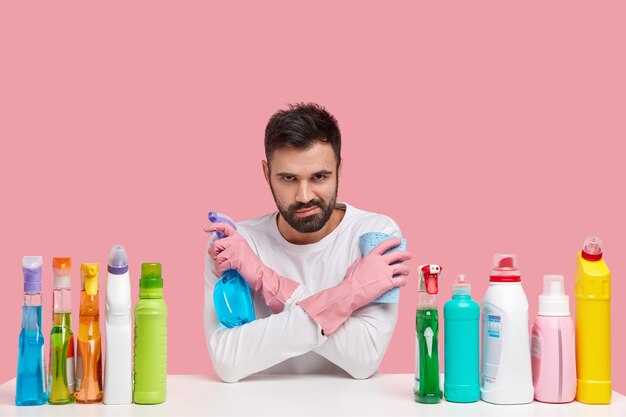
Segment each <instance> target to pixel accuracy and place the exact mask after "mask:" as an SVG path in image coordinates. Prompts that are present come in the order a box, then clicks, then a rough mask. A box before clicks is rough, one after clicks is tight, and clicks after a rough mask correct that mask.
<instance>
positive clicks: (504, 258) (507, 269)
mask: <svg viewBox="0 0 626 417" xmlns="http://www.w3.org/2000/svg"><path fill="white" fill-rule="evenodd" d="M521 280H522V274H521V273H520V271H519V270H518V269H517V256H515V255H513V254H502V253H497V254H495V255H493V268H492V269H491V273H490V274H489V282H521Z"/></svg>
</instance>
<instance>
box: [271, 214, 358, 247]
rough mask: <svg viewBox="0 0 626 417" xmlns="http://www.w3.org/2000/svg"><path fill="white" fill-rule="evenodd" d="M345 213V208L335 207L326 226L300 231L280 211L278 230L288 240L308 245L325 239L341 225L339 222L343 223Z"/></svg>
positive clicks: (295, 243)
mask: <svg viewBox="0 0 626 417" xmlns="http://www.w3.org/2000/svg"><path fill="white" fill-rule="evenodd" d="M345 214H346V211H345V210H341V209H338V208H335V209H334V210H333V214H331V215H330V218H329V219H328V221H327V222H326V224H325V225H324V227H322V228H321V229H320V230H318V231H317V232H313V233H300V232H298V231H297V230H295V229H294V228H293V227H291V226H289V224H288V223H287V222H286V221H285V219H284V218H283V217H282V216H281V215H280V213H279V214H278V216H277V221H276V222H277V224H278V231H279V232H280V234H281V235H282V236H283V238H285V240H286V241H287V242H289V243H292V244H294V245H308V244H311V243H317V242H319V241H320V240H322V239H324V238H325V237H326V236H328V235H329V234H330V232H332V231H333V230H335V229H336V228H337V226H339V223H341V220H342V219H343V216H344V215H345Z"/></svg>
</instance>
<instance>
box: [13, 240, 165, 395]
mask: <svg viewBox="0 0 626 417" xmlns="http://www.w3.org/2000/svg"><path fill="white" fill-rule="evenodd" d="M52 266H53V274H54V291H53V317H52V321H53V323H52V330H51V332H50V356H49V358H50V367H49V372H48V379H47V380H46V372H45V361H44V357H45V356H44V350H45V349H44V346H45V344H44V338H43V332H42V323H41V321H42V300H41V278H42V270H43V260H42V257H41V256H25V257H24V259H23V265H22V268H23V272H24V298H23V307H22V328H21V331H20V337H19V354H18V371H17V381H16V397H15V403H16V405H41V404H45V403H46V402H48V403H49V404H55V405H61V404H70V403H73V402H75V401H76V402H79V403H96V402H100V401H104V403H105V404H130V403H131V402H133V401H134V402H135V403H138V404H157V403H161V402H163V401H165V391H166V390H165V386H166V375H167V325H166V323H167V307H166V304H165V301H164V300H163V280H162V278H161V265H160V264H158V263H144V264H142V274H141V279H140V281H139V287H140V291H139V301H138V303H137V305H136V306H135V329H134V330H135V338H134V368H133V350H132V348H133V346H132V345H133V341H132V317H131V290H130V276H129V273H128V257H127V255H126V251H125V250H124V247H123V246H121V245H115V246H114V247H113V249H112V250H111V253H110V256H109V263H108V268H107V272H108V274H107V283H106V302H105V333H106V339H105V340H106V346H105V361H104V364H105V368H104V375H103V372H102V371H103V370H102V352H101V335H100V320H99V317H100V313H99V297H98V286H99V285H98V284H99V283H98V273H99V264H97V263H83V264H82V265H81V269H80V271H81V293H80V310H79V328H78V335H77V338H78V344H77V352H76V360H74V347H75V346H74V333H73V331H72V319H71V312H72V309H71V267H72V262H71V258H54V259H53V262H52ZM103 379H104V381H103ZM103 382H104V386H103ZM133 382H134V384H133Z"/></svg>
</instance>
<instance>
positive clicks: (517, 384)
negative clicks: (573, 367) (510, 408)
mask: <svg viewBox="0 0 626 417" xmlns="http://www.w3.org/2000/svg"><path fill="white" fill-rule="evenodd" d="M482 320H483V337H482V339H483V355H482V367H481V380H480V394H481V398H482V400H483V401H487V402H490V403H493V404H525V403H530V402H532V401H533V397H534V388H533V378H532V367H531V360H530V335H529V331H528V299H527V298H526V293H524V289H523V288H522V282H521V274H520V272H519V270H518V269H517V268H516V257H515V255H500V254H498V255H495V256H494V267H493V269H492V270H491V274H490V276H489V288H487V292H486V293H485V298H484V299H483V303H482Z"/></svg>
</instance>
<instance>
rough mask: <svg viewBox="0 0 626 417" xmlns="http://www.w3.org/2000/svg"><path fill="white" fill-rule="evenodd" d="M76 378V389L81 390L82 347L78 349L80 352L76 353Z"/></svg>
mask: <svg viewBox="0 0 626 417" xmlns="http://www.w3.org/2000/svg"><path fill="white" fill-rule="evenodd" d="M74 379H75V383H74V384H75V390H76V392H80V386H81V385H82V382H83V356H82V355H81V354H80V349H78V354H77V355H76V375H75V378H74Z"/></svg>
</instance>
